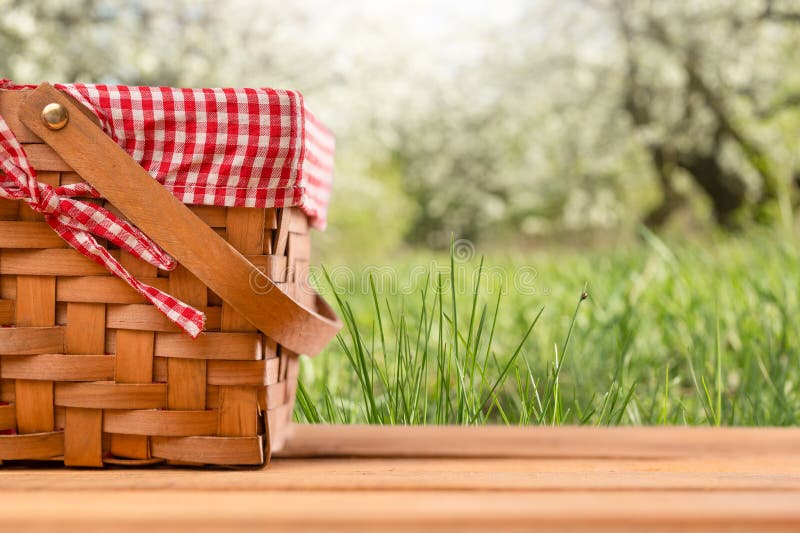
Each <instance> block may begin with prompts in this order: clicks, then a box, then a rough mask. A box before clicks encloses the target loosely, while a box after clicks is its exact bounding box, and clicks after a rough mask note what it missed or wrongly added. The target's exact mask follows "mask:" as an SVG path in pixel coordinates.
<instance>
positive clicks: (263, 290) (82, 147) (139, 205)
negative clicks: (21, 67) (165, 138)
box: [19, 83, 342, 355]
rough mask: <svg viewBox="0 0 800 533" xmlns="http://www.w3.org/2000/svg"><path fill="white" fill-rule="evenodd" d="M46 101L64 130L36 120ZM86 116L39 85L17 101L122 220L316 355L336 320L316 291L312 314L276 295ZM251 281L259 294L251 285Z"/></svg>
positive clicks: (271, 333) (25, 119)
mask: <svg viewBox="0 0 800 533" xmlns="http://www.w3.org/2000/svg"><path fill="white" fill-rule="evenodd" d="M51 103H57V104H61V105H62V106H64V107H65V108H66V109H67V112H68V114H69V122H68V123H67V125H66V126H64V127H63V128H62V129H59V130H51V129H49V128H48V127H47V126H46V125H45V124H44V122H43V120H42V116H41V115H42V110H43V109H44V107H45V106H46V105H47V104H51ZM84 111H85V110H83V111H82V106H80V105H79V104H75V103H73V102H72V101H71V100H70V99H69V98H67V96H65V95H64V94H62V93H61V92H59V91H57V90H56V89H55V88H53V87H52V86H51V85H50V84H47V83H43V84H42V85H40V86H39V87H38V88H36V89H35V90H33V91H31V92H30V95H29V96H28V97H27V99H26V100H25V102H23V104H22V106H21V108H20V111H19V119H20V120H21V121H22V123H23V124H25V126H27V127H28V128H29V129H30V130H31V131H32V132H33V133H35V134H36V135H38V136H39V137H40V138H41V139H42V140H44V142H45V143H47V144H48V145H50V147H51V148H52V149H53V150H55V151H56V152H57V153H58V155H60V156H61V158H62V159H64V161H66V162H67V163H68V164H69V165H70V166H71V167H72V168H73V169H75V171H76V172H78V173H79V174H80V175H81V177H82V178H83V179H85V180H86V181H88V182H89V183H90V184H92V185H93V186H94V187H95V189H97V190H98V191H99V192H100V194H101V195H102V196H103V197H105V198H106V199H107V200H109V201H110V202H111V203H112V204H114V205H115V206H116V207H117V209H119V210H120V211H121V212H122V213H123V214H124V215H125V216H126V217H127V218H128V220H130V221H131V222H132V223H133V224H135V225H136V226H138V227H139V229H141V230H142V231H143V232H144V233H145V234H147V235H148V236H149V237H150V238H151V239H153V241H155V242H156V243H157V244H158V245H160V246H161V247H162V248H163V249H164V250H166V251H167V253H169V254H170V255H172V256H173V257H174V258H175V259H176V260H178V261H179V262H180V263H181V264H183V265H184V266H185V267H186V268H188V269H189V270H190V271H191V272H192V273H193V274H194V275H195V276H197V277H198V278H199V279H200V281H202V282H203V283H205V284H206V285H207V286H208V287H209V288H210V289H211V290H213V291H214V292H215V293H217V294H218V295H219V297H220V298H222V299H223V300H224V301H225V302H227V303H228V304H230V305H231V307H233V308H234V309H235V310H236V311H237V312H238V313H240V314H241V315H242V316H244V317H245V318H246V319H247V320H248V321H249V322H250V323H252V324H253V326H255V327H256V328H258V329H259V330H260V331H262V332H263V333H264V334H266V335H267V336H268V337H270V338H271V339H273V340H275V341H276V342H278V343H279V344H281V345H283V346H286V347H287V348H288V349H290V350H292V351H294V352H297V353H303V354H308V355H315V354H317V353H319V352H320V350H322V348H324V347H325V345H327V344H328V343H329V342H330V341H331V340H332V339H333V338H334V337H335V335H336V333H337V332H338V331H339V329H341V326H342V325H341V322H340V321H339V319H338V317H337V316H336V313H335V312H334V311H333V310H332V309H331V307H330V306H329V305H328V303H327V302H325V300H324V299H323V298H322V297H321V296H320V295H319V294H316V304H317V305H316V307H317V310H313V309H309V308H307V307H305V306H303V305H302V304H300V303H299V302H297V301H296V300H294V299H293V298H292V297H291V296H289V295H288V294H286V293H285V292H283V291H282V290H280V289H279V288H278V287H277V286H276V285H275V284H274V283H273V282H272V281H271V280H270V279H269V278H268V277H267V276H266V275H265V274H263V273H262V272H260V271H259V270H258V269H257V268H256V267H255V266H254V265H253V264H252V263H251V262H250V261H248V260H247V259H246V258H245V257H244V256H243V255H242V254H240V253H239V252H238V251H237V250H235V249H234V248H233V247H232V246H230V245H229V244H228V243H227V242H226V241H225V239H223V238H222V237H220V236H219V235H217V234H216V233H215V232H214V230H212V229H211V228H210V227H209V226H207V225H206V224H204V223H203V222H202V221H201V220H200V219H199V218H197V216H195V214H194V213H192V212H191V210H189V208H187V207H186V206H185V205H183V203H181V202H180V201H179V200H178V199H177V198H175V197H174V196H173V195H172V194H171V193H170V192H169V191H168V190H167V189H166V188H165V187H163V186H161V185H160V184H159V183H158V182H157V181H156V180H154V179H153V178H152V177H151V176H150V175H149V174H148V173H147V171H145V170H144V169H143V168H142V167H141V166H140V165H139V164H138V163H137V162H136V161H134V160H133V159H132V158H131V157H130V156H129V155H128V154H127V153H126V152H125V151H124V150H123V149H122V148H121V147H120V146H119V145H117V143H115V142H114V141H113V140H112V139H111V138H110V137H109V136H108V135H106V134H105V133H104V132H103V130H102V129H100V128H99V127H98V126H97V125H96V124H95V123H93V122H92V120H91V119H90V118H89V117H88V116H87V115H86V114H85V112H84ZM254 281H255V282H256V283H257V285H258V290H255V289H254V288H253V285H254Z"/></svg>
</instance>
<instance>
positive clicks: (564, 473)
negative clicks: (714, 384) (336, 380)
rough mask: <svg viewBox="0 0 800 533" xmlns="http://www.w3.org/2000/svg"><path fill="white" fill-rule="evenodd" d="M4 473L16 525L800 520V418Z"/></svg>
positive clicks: (784, 523)
mask: <svg viewBox="0 0 800 533" xmlns="http://www.w3.org/2000/svg"><path fill="white" fill-rule="evenodd" d="M0 480H1V481H0V515H2V518H1V520H2V522H0V523H2V524H3V525H2V528H3V529H2V530H3V531H22V528H23V527H26V528H27V529H26V530H28V531H30V530H35V529H39V530H47V531H54V530H56V528H58V530H59V531H69V530H76V531H77V530H81V531H85V530H86V529H87V527H88V526H92V527H94V528H95V529H97V530H102V531H116V530H124V531H146V532H148V533H149V532H154V531H162V530H163V531H176V530H177V529H183V528H186V529H191V530H192V531H194V532H200V531H210V530H222V529H225V530H229V529H230V530H233V526H236V527H237V528H241V529H252V530H259V531H264V530H265V529H266V528H267V527H268V526H271V527H274V528H276V529H285V528H286V527H287V526H290V525H291V526H298V525H299V526H304V528H305V529H317V528H321V527H322V528H324V529H340V530H355V529H364V530H374V531H384V530H388V529H415V530H417V531H420V532H422V531H428V530H431V529H442V530H458V531H465V530H472V529H497V528H500V527H502V528H508V529H518V530H531V529H539V530H569V531H575V530H586V531H593V532H597V531H620V530H629V531H675V530H678V529H680V531H681V532H682V533H683V532H688V531H711V530H725V531H800V429H710V428H611V429H595V428H572V427H571V428H524V429H523V428H499V427H498V428H453V427H447V428H433V427H428V428H421V427H414V428H408V427H405V428H403V427H365V426H296V428H295V429H294V436H293V437H292V439H291V441H290V444H289V445H288V447H287V449H286V450H285V451H284V452H282V453H281V454H280V455H279V456H276V457H274V458H273V461H272V463H271V465H270V466H269V467H268V468H267V469H264V470H208V469H187V468H183V469H175V468H158V469H155V470H145V469H136V470H130V469H111V470H103V471H93V470H66V469H63V468H40V469H21V468H15V467H10V468H4V469H3V470H0ZM34 526H36V527H34ZM18 528H19V529H18Z"/></svg>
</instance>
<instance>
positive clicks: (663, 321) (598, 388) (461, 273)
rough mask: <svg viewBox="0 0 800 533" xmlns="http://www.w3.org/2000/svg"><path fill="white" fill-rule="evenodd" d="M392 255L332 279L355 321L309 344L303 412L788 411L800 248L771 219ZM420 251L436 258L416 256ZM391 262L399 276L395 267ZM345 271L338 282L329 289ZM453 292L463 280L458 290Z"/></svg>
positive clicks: (718, 420)
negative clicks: (567, 248) (586, 243)
mask: <svg viewBox="0 0 800 533" xmlns="http://www.w3.org/2000/svg"><path fill="white" fill-rule="evenodd" d="M643 237H644V238H643V240H642V244H641V245H635V246H630V247H627V248H625V249H621V250H605V251H589V252H583V253H581V252H577V251H576V252H564V251H561V252H550V253H547V252H545V253H529V254H525V253H514V254H501V253H492V254H491V257H487V258H486V259H485V260H484V259H482V258H477V257H476V258H472V259H471V260H470V261H468V262H460V261H459V260H458V257H459V253H458V251H456V252H457V253H455V254H451V255H450V256H449V257H439V258H436V260H434V261H431V258H430V257H425V256H424V255H414V254H411V255H407V256H404V257H400V258H393V259H392V263H393V265H394V267H396V269H397V271H396V274H395V277H394V278H393V277H392V275H390V270H389V269H379V270H377V271H373V272H372V275H367V274H365V273H364V272H365V270H364V269H363V268H354V269H353V272H354V273H355V276H356V280H355V281H354V282H351V283H349V284H347V286H343V280H345V279H348V278H347V276H345V275H343V271H342V269H341V268H338V269H335V270H332V271H331V273H330V274H331V275H330V276H329V277H328V278H327V279H323V280H321V283H320V285H321V286H322V288H323V290H326V291H327V294H328V296H330V297H331V298H332V299H334V300H335V303H336V304H338V306H339V309H340V315H341V316H342V319H343V321H344V323H345V327H344V329H343V330H342V332H341V334H340V336H339V338H338V339H337V342H335V343H334V344H332V345H331V346H330V347H329V348H328V349H327V350H326V351H325V352H324V353H322V354H321V355H320V356H318V357H317V358H316V359H314V360H310V359H305V358H304V359H303V362H302V365H301V385H300V387H299V391H298V401H297V407H296V411H295V415H296V418H297V419H298V420H300V421H310V422H331V423H356V422H366V423H374V424H445V423H448V424H487V423H501V424H515V425H516V424H552V425H557V424H593V425H616V424H707V425H714V426H719V425H793V424H796V423H797V421H798V412H799V411H798V410H800V395H798V393H797V385H796V384H797V383H798V380H800V331H799V330H798V327H799V326H798V324H799V323H800V312H799V311H800V309H799V307H800V303H799V301H798V296H800V292H798V279H797V278H798V275H797V273H798V259H799V257H798V255H799V254H798V249H797V247H796V246H795V245H794V243H793V242H790V241H787V240H782V239H779V238H777V237H775V236H774V235H772V234H757V235H753V236H750V237H748V238H743V237H740V238H731V237H718V238H716V239H714V240H713V241H712V242H703V243H695V244H686V243H684V244H669V243H665V242H663V241H661V240H660V239H658V238H657V237H655V236H654V235H651V234H649V233H646V232H645V233H643ZM420 265H424V266H423V267H420ZM392 280H394V283H390V281H392ZM332 287H336V290H335V291H334V290H332ZM454 294H455V298H454V297H453V295H454Z"/></svg>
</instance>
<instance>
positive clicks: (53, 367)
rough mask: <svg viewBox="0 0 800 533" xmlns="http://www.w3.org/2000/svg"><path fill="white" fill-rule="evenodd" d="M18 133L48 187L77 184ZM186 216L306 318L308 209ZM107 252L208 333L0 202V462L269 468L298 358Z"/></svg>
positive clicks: (172, 276) (190, 285)
mask: <svg viewBox="0 0 800 533" xmlns="http://www.w3.org/2000/svg"><path fill="white" fill-rule="evenodd" d="M0 108H2V100H0ZM0 111H2V109H0ZM14 126H16V128H18V131H15V134H16V135H17V137H18V138H19V139H20V140H21V141H22V142H23V143H26V144H25V149H26V152H27V153H28V156H29V158H30V160H31V163H32V164H33V166H34V167H35V168H36V170H37V173H38V175H39V179H40V180H41V181H43V182H47V183H50V184H53V185H58V184H67V183H74V182H76V181H80V180H81V177H80V176H79V175H77V174H76V173H75V172H73V171H72V169H70V168H69V167H68V166H67V165H66V164H65V163H64V162H63V161H62V160H61V159H60V158H59V157H58V155H57V154H56V153H55V152H54V151H52V149H50V148H49V147H48V146H47V145H45V144H41V143H36V142H35V141H36V139H35V137H33V138H32V137H31V135H30V133H29V132H28V133H26V131H25V130H24V126H22V125H20V124H13V125H12V127H14ZM32 141H33V142H32ZM106 207H108V208H109V209H111V210H114V207H113V206H112V205H110V204H107V203H106ZM192 210H193V211H194V213H195V214H196V215H197V216H198V217H199V218H200V219H201V220H202V221H203V222H205V223H206V224H208V225H209V226H211V227H212V228H213V229H214V230H215V231H216V232H217V233H219V234H220V235H221V236H223V237H224V238H225V239H226V240H227V241H228V242H229V243H230V244H231V245H232V246H234V247H235V248H236V249H238V250H239V251H240V252H241V253H242V254H244V255H245V256H247V257H248V259H250V260H251V262H252V263H253V264H255V265H256V266H258V267H259V268H261V269H263V270H264V271H265V272H266V273H267V275H268V276H269V277H270V278H271V279H272V280H274V281H276V282H278V284H279V285H280V286H281V288H282V289H284V290H285V291H286V292H288V293H289V294H292V295H294V296H296V297H297V298H298V299H299V300H300V301H301V302H304V303H306V304H309V305H310V303H311V302H312V300H313V296H311V295H310V294H306V291H303V290H301V287H302V286H304V282H305V277H306V273H307V270H308V260H309V252H310V242H309V234H308V222H307V219H306V216H305V214H304V213H303V212H302V211H300V209H298V208H286V209H255V208H223V207H192ZM112 253H113V254H116V257H118V259H119V260H120V261H121V262H122V263H123V265H125V266H126V268H128V269H129V271H130V272H131V273H132V274H133V275H135V276H136V277H138V278H139V279H141V280H142V281H143V282H145V283H148V284H150V285H154V286H156V287H158V288H161V289H163V290H166V291H168V292H169V293H170V294H173V295H174V296H176V297H178V298H180V299H182V300H183V301H185V302H187V303H189V304H191V305H193V306H196V307H198V308H200V309H203V310H204V311H205V312H206V316H207V323H206V332H204V333H202V334H201V336H200V337H199V338H198V339H197V340H192V339H191V338H189V337H188V336H187V335H185V334H182V333H179V332H178V329H177V327H176V326H175V325H174V324H172V323H171V322H169V321H168V320H167V319H166V318H165V317H164V316H163V315H161V314H160V313H158V312H157V311H156V309H155V308H154V307H153V306H152V305H149V304H146V303H144V300H143V299H142V297H141V296H140V295H138V294H137V293H136V292H135V291H133V290H132V289H131V288H130V287H128V285H126V284H125V283H124V282H123V281H122V280H120V279H118V278H116V277H113V276H111V275H110V274H109V273H108V272H107V271H105V270H104V269H103V268H102V267H100V266H98V265H97V264H95V263H93V262H92V261H90V260H89V259H87V258H85V257H83V256H81V255H80V254H78V253H77V252H75V251H74V250H72V249H70V248H68V247H67V245H66V244H65V243H64V242H63V241H61V240H60V239H59V238H58V236H57V235H55V233H53V231H52V230H51V229H50V228H49V227H48V226H47V225H46V224H45V223H44V222H43V219H42V217H41V215H39V214H37V213H35V212H33V211H32V210H31V209H30V208H29V207H28V206H27V205H26V204H24V203H23V202H12V201H5V200H2V201H0V324H2V325H4V326H9V327H3V328H0V402H2V403H0V431H2V432H3V433H4V434H2V435H0V460H16V459H53V460H62V459H63V461H64V463H65V464H66V465H72V466H102V465H103V464H104V463H132V464H146V463H150V462H161V461H164V460H166V461H169V462H173V463H177V464H187V463H188V464H231V465H236V464H240V465H246V464H251V465H257V464H264V463H265V461H266V460H267V459H268V457H269V452H270V450H271V449H273V450H274V449H276V448H277V447H279V446H280V445H281V441H282V437H283V435H284V433H285V429H286V427H287V425H288V424H289V422H290V419H291V412H292V407H293V403H294V396H295V391H296V381H297V356H296V354H293V353H291V352H290V351H289V350H286V349H283V348H282V347H281V346H279V345H277V344H276V343H275V342H273V341H272V340H270V339H269V338H267V337H266V336H264V335H263V334H261V333H259V332H258V331H256V330H255V329H254V328H253V327H252V326H251V325H250V324H249V323H248V322H247V321H246V320H245V319H244V318H243V317H241V316H240V315H239V314H238V313H236V312H235V311H234V310H233V309H232V308H230V307H229V306H228V305H227V304H225V303H223V302H222V301H221V300H220V298H219V297H217V296H216V295H215V294H213V293H212V292H211V291H210V290H209V289H208V288H207V287H206V286H205V285H204V284H202V283H201V282H200V281H199V280H198V279H197V278H196V277H194V275H192V274H191V273H190V272H189V271H188V270H186V269H185V268H183V267H178V269H176V270H175V271H173V272H169V273H166V272H160V271H157V270H156V269H155V268H154V267H152V266H150V265H148V264H146V263H144V262H143V261H141V260H139V259H136V258H134V257H133V256H131V255H129V254H127V253H126V252H123V251H121V250H112ZM212 260H213V258H209V261H212ZM256 289H257V288H256ZM267 421H268V427H269V430H268V431H267V429H266V428H267V424H266V422H267Z"/></svg>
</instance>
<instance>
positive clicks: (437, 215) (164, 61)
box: [0, 0, 800, 250]
mask: <svg viewBox="0 0 800 533" xmlns="http://www.w3.org/2000/svg"><path fill="white" fill-rule="evenodd" d="M798 45H800V6H798V5H797V2H796V0H704V1H702V2H696V1H693V0H675V1H671V2H659V1H656V0H540V1H539V2H527V1H524V0H503V1H498V2H497V3H496V5H493V8H492V9H491V10H487V9H486V8H485V6H484V5H483V4H481V3H480V2H477V3H476V2H463V3H458V4H453V3H444V2H442V3H430V2H426V1H424V0H402V1H401V0H394V1H389V0H387V1H385V2H369V1H368V0H352V1H350V2H333V1H331V0H307V1H304V2H296V3H295V2H293V3H283V2H278V1H277V0H271V1H266V0H265V1H256V0H232V1H230V2H226V3H225V6H224V9H222V8H221V7H220V5H219V4H218V3H214V2H212V1H211V0H196V1H189V0H176V1H174V2H162V1H161V0H72V1H70V0H0V50H2V52H3V53H1V54H0V75H2V76H7V77H11V78H13V79H16V80H17V81H20V82H29V83H35V82H37V81H40V80H44V79H47V80H52V81H65V82H69V81H94V82H122V83H129V84H158V85H185V86H219V85H249V86H257V85H262V86H273V87H276V86H277V87H280V86H287V87H292V88H297V89H300V90H301V91H303V92H304V93H305V94H306V97H307V98H308V99H309V100H311V101H312V107H313V108H314V109H315V110H317V113H318V114H319V115H320V116H321V117H322V118H323V120H324V121H325V122H326V123H328V124H330V125H331V126H332V128H333V129H334V131H335V132H336V134H337V137H338V151H339V154H340V157H339V166H338V177H337V179H338V180H339V183H338V185H337V191H341V196H334V202H335V205H338V207H337V212H336V213H335V216H336V217H337V218H338V222H336V224H335V225H336V226H338V227H339V228H342V230H341V231H342V232H341V233H337V232H334V233H332V234H331V236H333V235H338V236H337V242H338V243H348V242H351V243H352V245H353V247H355V248H357V249H358V250H365V249H374V250H379V248H380V245H379V244H380V243H386V244H385V246H395V245H396V243H397V242H398V240H399V239H400V238H402V237H403V236H405V239H406V240H407V241H409V242H414V243H417V242H425V243H429V244H433V245H442V244H446V243H447V242H449V236H450V234H451V232H454V233H456V234H458V235H460V236H466V237H471V238H491V239H496V238H500V237H502V236H503V235H506V236H508V235H509V234H513V235H518V234H519V232H520V231H522V232H524V233H529V234H541V233H549V232H553V231H562V230H569V231H582V230H585V229H591V228H609V227H614V226H617V225H619V224H624V223H630V222H637V223H638V221H640V220H644V221H645V222H646V223H648V224H650V225H652V226H659V225H661V224H663V223H665V222H666V221H667V220H669V218H670V215H671V214H672V213H674V212H675V211H676V209H678V208H679V207H681V206H685V205H688V206H692V208H694V207H695V206H696V204H697V203H698V202H697V200H696V199H697V198H703V199H704V201H706V202H707V203H708V205H710V211H711V212H712V214H713V216H714V217H715V220H716V221H717V222H718V223H720V224H724V225H730V226H733V225H736V224H738V223H739V222H742V221H746V220H748V219H754V218H758V217H759V216H761V215H765V214H767V215H772V214H774V213H776V212H778V213H779V214H780V216H781V217H782V219H783V221H784V222H786V221H789V220H791V218H792V216H793V215H792V211H793V202H794V200H795V194H794V193H793V190H794V188H795V187H794V186H793V183H795V182H797V181H800V171H798V169H799V168H800V161H799V159H798V148H800V146H799V143H800V113H799V111H800V70H798V69H796V68H794V67H795V65H797V64H798V63H800V46H798ZM356 198H361V199H362V200H364V199H367V200H365V201H354V199H356ZM376 206H380V208H376ZM775 206H777V207H778V208H779V210H778V211H776V210H775V209H774V207H775ZM334 220H335V219H334ZM363 228H369V231H364V229H363ZM370 239H372V240H374V241H375V242H374V243H372V242H370V243H367V242H366V241H367V240H370Z"/></svg>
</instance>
